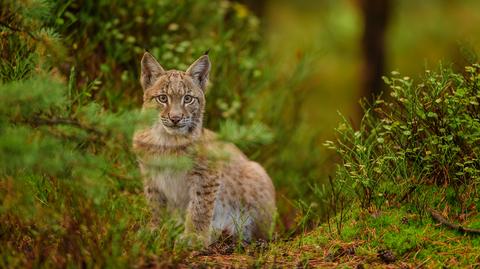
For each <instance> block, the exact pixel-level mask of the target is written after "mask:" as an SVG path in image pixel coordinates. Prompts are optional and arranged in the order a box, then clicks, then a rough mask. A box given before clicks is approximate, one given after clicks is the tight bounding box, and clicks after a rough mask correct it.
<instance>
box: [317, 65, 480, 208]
mask: <svg viewBox="0 0 480 269" xmlns="http://www.w3.org/2000/svg"><path fill="white" fill-rule="evenodd" d="M384 80H385V82H386V83H387V84H388V85H389V86H390V89H391V94H390V96H391V98H389V99H387V100H382V99H379V100H377V101H376V102H375V104H373V106H371V107H370V108H368V109H366V110H365V116H364V117H363V119H362V121H361V124H360V127H359V129H358V130H355V129H354V128H353V127H352V125H351V124H349V123H348V122H347V121H346V120H344V122H343V123H342V124H341V125H340V126H339V127H338V129H337V133H338V137H337V141H335V142H332V141H328V142H327V143H326V145H327V146H328V147H330V148H332V149H334V150H336V152H337V153H338V156H339V157H340V159H341V164H340V165H338V167H337V173H336V178H335V180H334V182H333V184H334V188H335V189H338V190H340V194H339V195H341V196H345V197H355V198H354V200H355V201H356V202H358V203H360V204H361V205H362V206H363V207H364V208H370V209H379V208H381V207H382V206H385V205H395V204H402V203H410V202H411V203H412V204H413V205H415V206H416V207H417V208H418V209H420V210H421V211H422V209H425V208H427V207H442V208H443V207H446V208H450V207H452V208H453V209H455V211H457V213H459V212H462V213H465V212H467V211H469V210H474V209H475V208H476V207H478V206H480V204H479V202H480V201H479V198H478V197H479V184H480V105H479V102H480V65H478V64H473V65H472V66H467V67H466V68H465V73H463V74H459V73H456V72H453V71H452V70H450V69H448V68H441V69H440V70H439V71H438V72H431V71H426V73H425V77H424V78H423V79H422V81H421V82H420V83H414V82H413V81H412V79H411V78H409V77H403V78H402V77H400V76H399V74H398V72H392V77H390V78H384Z"/></svg>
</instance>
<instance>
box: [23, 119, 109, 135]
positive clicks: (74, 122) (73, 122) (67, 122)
mask: <svg viewBox="0 0 480 269" xmlns="http://www.w3.org/2000/svg"><path fill="white" fill-rule="evenodd" d="M25 122H26V123H28V124H31V125H33V126H40V125H48V126H53V125H70V126H74V127H77V128H79V129H82V130H85V131H87V132H90V133H93V134H96V135H98V136H104V134H103V132H101V131H100V130H98V129H95V128H93V127H89V126H85V125H83V124H81V123H80V122H78V121H77V120H73V119H65V118H51V119H44V118H39V117H34V118H33V119H32V120H29V121H25Z"/></svg>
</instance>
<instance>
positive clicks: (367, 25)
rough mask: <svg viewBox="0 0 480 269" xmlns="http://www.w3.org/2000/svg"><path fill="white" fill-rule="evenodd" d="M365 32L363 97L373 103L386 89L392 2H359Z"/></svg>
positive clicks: (363, 39)
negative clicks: (386, 44)
mask: <svg viewBox="0 0 480 269" xmlns="http://www.w3.org/2000/svg"><path fill="white" fill-rule="evenodd" d="M359 5H360V9H361V12H362V15H363V22H364V30H363V36H362V51H363V57H364V64H363V70H362V95H363V96H364V97H366V98H367V99H368V100H370V101H373V100H374V98H375V97H377V96H378V95H380V93H381V92H382V90H383V89H384V87H383V86H384V84H383V81H382V76H383V75H384V74H385V34H386V29H387V27H388V23H389V20H390V15H391V9H392V1H391V0H359Z"/></svg>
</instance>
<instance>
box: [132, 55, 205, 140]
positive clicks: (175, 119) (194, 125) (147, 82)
mask: <svg viewBox="0 0 480 269" xmlns="http://www.w3.org/2000/svg"><path fill="white" fill-rule="evenodd" d="M141 65H142V72H141V78H140V82H141V84H142V87H143V107H144V108H153V109H156V110H157V111H158V112H159V120H158V123H157V124H158V125H159V126H161V127H163V128H164V130H165V131H166V132H167V133H168V134H170V135H181V136H188V135H190V134H193V133H196V132H198V131H200V130H201V129H202V117H203V111H204V108H205V89H206V87H207V81H208V73H209V72H210V60H209V59H208V55H203V56H202V57H200V58H199V59H198V60H196V61H195V62H194V63H193V64H192V65H191V66H190V67H189V68H188V69H187V71H185V72H183V71H177V70H168V71H165V70H164V69H163V68H162V66H161V65H160V64H159V63H158V62H157V60H155V58H154V57H153V56H152V55H151V54H150V53H148V52H145V54H144V55H143V58H142V62H141Z"/></svg>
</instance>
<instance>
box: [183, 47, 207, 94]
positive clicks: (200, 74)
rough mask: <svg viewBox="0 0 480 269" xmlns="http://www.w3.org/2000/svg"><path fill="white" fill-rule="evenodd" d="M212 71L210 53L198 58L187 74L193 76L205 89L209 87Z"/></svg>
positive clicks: (201, 87)
mask: <svg viewBox="0 0 480 269" xmlns="http://www.w3.org/2000/svg"><path fill="white" fill-rule="evenodd" d="M209 72H210V59H209V58H208V55H203V56H202V57H200V58H198V60H196V61H195V62H194V63H193V64H192V65H191V66H190V67H189V68H188V69H187V74H189V75H190V76H192V78H193V80H194V81H195V83H197V85H198V86H199V87H200V89H202V90H203V91H205V89H206V88H207V82H208V74H209Z"/></svg>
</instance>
